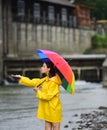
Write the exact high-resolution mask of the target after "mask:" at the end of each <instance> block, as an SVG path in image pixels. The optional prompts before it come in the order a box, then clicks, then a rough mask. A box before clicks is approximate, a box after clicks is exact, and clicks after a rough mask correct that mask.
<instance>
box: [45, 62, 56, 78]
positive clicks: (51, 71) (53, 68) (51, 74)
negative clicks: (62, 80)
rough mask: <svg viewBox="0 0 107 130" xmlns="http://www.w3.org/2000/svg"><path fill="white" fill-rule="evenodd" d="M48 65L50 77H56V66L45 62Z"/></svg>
mask: <svg viewBox="0 0 107 130" xmlns="http://www.w3.org/2000/svg"><path fill="white" fill-rule="evenodd" d="M45 63H46V65H47V68H50V71H49V77H50V78H51V77H53V76H55V73H56V72H55V66H54V64H53V63H52V62H51V61H50V62H45Z"/></svg>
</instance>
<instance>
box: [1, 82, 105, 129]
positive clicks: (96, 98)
mask: <svg viewBox="0 0 107 130" xmlns="http://www.w3.org/2000/svg"><path fill="white" fill-rule="evenodd" d="M61 91H62V93H61V100H62V103H63V122H62V124H61V130H63V129H65V128H64V125H65V123H66V122H67V121H68V120H71V118H72V115H74V114H77V113H78V114H79V113H83V112H86V111H91V110H93V109H97V108H98V107H99V106H107V102H106V99H107V89H104V88H103V87H102V84H101V83H90V82H85V81H77V82H76V93H75V95H73V96H72V95H70V94H68V93H67V92H66V91H65V90H63V88H61ZM37 104H38V100H37V99H36V98H35V93H34V91H33V90H32V89H30V88H28V87H24V86H0V130H24V129H25V130H35V129H41V130H42V129H44V123H43V121H41V120H38V119H36V118H35V113H36V111H37ZM68 129H70V128H68Z"/></svg>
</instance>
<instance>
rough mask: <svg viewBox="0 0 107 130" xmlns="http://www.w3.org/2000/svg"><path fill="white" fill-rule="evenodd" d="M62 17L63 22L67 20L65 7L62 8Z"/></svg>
mask: <svg viewBox="0 0 107 130" xmlns="http://www.w3.org/2000/svg"><path fill="white" fill-rule="evenodd" d="M61 18H62V22H67V10H66V9H65V8H62V10H61Z"/></svg>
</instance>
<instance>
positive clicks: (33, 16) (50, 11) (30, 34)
mask: <svg viewBox="0 0 107 130" xmlns="http://www.w3.org/2000/svg"><path fill="white" fill-rule="evenodd" d="M77 5H78V4H72V3H70V2H69V1H68V0H0V14H1V15H0V32H1V34H2V35H1V37H0V41H1V42H0V49H1V48H2V49H1V51H0V58H1V61H0V66H2V67H1V68H0V69H1V70H0V71H1V74H2V76H1V79H2V78H3V77H6V76H7V75H8V71H9V68H8V65H10V61H11V60H13V59H18V60H19V61H21V60H22V59H33V58H35V51H36V49H38V48H39V49H40V48H41V49H50V50H53V51H56V52H59V53H60V54H74V53H83V52H84V50H85V49H86V48H88V47H90V46H91V42H90V40H91V36H92V35H93V33H94V32H93V30H91V29H90V18H89V16H90V15H89V13H90V12H89V11H87V10H85V9H84V8H86V7H85V6H83V5H82V6H81V5H78V6H77ZM78 8H81V10H82V8H83V10H84V12H86V14H87V15H85V16H84V17H86V18H85V19H87V20H88V22H87V21H85V22H84V19H82V21H81V20H80V15H78V12H79V10H78ZM88 10H89V8H88ZM86 23H88V24H86ZM80 25H82V26H80ZM83 26H85V27H86V26H87V29H86V28H85V29H84V27H83ZM5 61H6V62H5ZM7 61H8V62H7ZM15 64H17V63H15Z"/></svg>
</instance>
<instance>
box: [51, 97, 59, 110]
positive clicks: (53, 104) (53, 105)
mask: <svg viewBox="0 0 107 130" xmlns="http://www.w3.org/2000/svg"><path fill="white" fill-rule="evenodd" d="M49 105H50V107H51V108H52V109H53V110H55V109H56V107H57V105H58V98H57V97H54V98H53V99H52V100H50V101H49Z"/></svg>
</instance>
